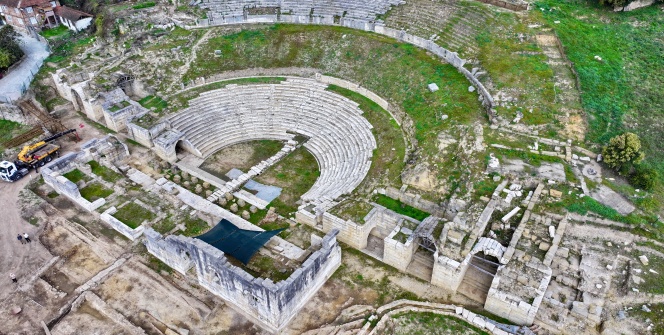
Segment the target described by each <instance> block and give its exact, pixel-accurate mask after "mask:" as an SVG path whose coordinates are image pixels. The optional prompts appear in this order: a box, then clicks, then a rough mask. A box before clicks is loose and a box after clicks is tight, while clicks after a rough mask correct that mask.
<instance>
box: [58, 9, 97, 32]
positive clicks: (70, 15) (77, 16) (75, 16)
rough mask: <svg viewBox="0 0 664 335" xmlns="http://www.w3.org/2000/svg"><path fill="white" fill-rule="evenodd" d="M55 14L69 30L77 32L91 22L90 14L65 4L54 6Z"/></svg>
mask: <svg viewBox="0 0 664 335" xmlns="http://www.w3.org/2000/svg"><path fill="white" fill-rule="evenodd" d="M55 16H57V17H58V19H60V22H61V23H62V24H63V25H65V26H67V28H69V30H73V31H76V32H79V31H81V30H83V29H85V28H87V27H88V26H90V24H91V23H92V15H91V14H88V13H85V12H81V11H80V10H76V9H73V8H69V7H67V6H58V7H55Z"/></svg>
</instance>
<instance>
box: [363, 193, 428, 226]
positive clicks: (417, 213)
mask: <svg viewBox="0 0 664 335" xmlns="http://www.w3.org/2000/svg"><path fill="white" fill-rule="evenodd" d="M373 200H374V201H375V202H376V203H377V204H379V205H381V206H383V207H385V208H387V209H389V210H392V211H395V212H397V213H399V214H401V215H405V216H408V217H411V218H413V219H415V220H418V221H422V220H424V218H426V217H428V216H429V213H427V212H425V211H421V210H419V209H417V208H414V207H411V206H408V205H406V204H404V203H402V202H401V201H399V200H395V199H392V198H390V197H388V196H385V195H382V194H377V195H376V197H374V199H373Z"/></svg>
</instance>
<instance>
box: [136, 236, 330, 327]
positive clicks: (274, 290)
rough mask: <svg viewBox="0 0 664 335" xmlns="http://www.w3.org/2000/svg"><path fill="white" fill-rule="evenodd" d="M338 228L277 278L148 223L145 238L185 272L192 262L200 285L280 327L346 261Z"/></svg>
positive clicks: (153, 250) (154, 250) (157, 253)
mask: <svg viewBox="0 0 664 335" xmlns="http://www.w3.org/2000/svg"><path fill="white" fill-rule="evenodd" d="M337 234H338V231H337V230H334V231H331V232H330V233H328V234H327V235H326V236H325V237H324V238H323V239H322V241H321V246H320V249H319V250H317V251H315V252H314V253H313V254H311V256H309V258H308V259H307V260H306V261H305V262H304V263H303V264H302V267H300V268H299V269H297V270H296V271H295V272H293V274H291V276H290V277H289V278H288V279H286V280H284V281H281V282H278V283H276V284H275V283H274V282H272V281H271V280H269V279H263V278H254V277H253V276H251V275H250V274H248V273H247V272H245V271H244V270H242V269H240V268H238V267H236V266H233V265H232V264H230V263H229V262H228V260H227V259H226V256H225V254H224V253H223V252H222V251H221V250H218V249H216V248H214V247H212V246H210V245H209V244H207V243H205V242H203V241H201V240H198V239H194V238H190V237H184V236H169V237H167V238H166V239H163V238H162V236H161V235H160V234H159V233H157V232H155V231H153V230H152V229H147V230H146V233H145V236H146V238H147V239H146V242H145V244H146V246H147V247H148V251H149V252H150V253H152V254H153V255H154V256H156V257H158V258H159V259H160V260H162V261H163V262H165V263H166V264H175V265H176V266H177V268H176V269H177V270H178V271H179V272H182V273H186V271H187V269H188V268H189V267H190V264H191V263H193V265H194V266H195V267H196V272H197V276H198V282H199V284H200V285H201V286H203V287H205V288H206V289H208V290H209V291H211V292H212V293H214V294H215V295H218V296H220V297H221V298H223V299H224V300H226V301H227V302H228V303H229V304H230V305H231V306H232V307H234V308H235V309H236V310H237V311H238V312H241V313H242V314H243V315H245V316H247V317H249V318H250V319H251V320H252V321H254V322H255V323H257V324H259V325H260V326H262V327H263V328H265V329H267V330H269V331H272V332H278V331H279V330H281V329H282V328H283V327H284V326H286V324H287V323H288V322H289V321H290V320H291V319H292V318H293V317H294V316H295V315H296V314H297V312H298V311H299V310H300V309H301V308H302V307H303V306H304V304H305V303H306V302H307V300H309V298H311V296H313V295H314V294H315V293H316V291H317V290H318V289H319V288H320V287H321V286H322V285H323V284H324V283H325V281H327V279H328V278H329V277H330V276H331V275H332V274H333V273H334V271H335V270H336V269H337V267H338V266H339V264H340V263H341V248H340V247H339V245H338V243H337V241H336V235H337ZM189 261H191V263H190V262H189Z"/></svg>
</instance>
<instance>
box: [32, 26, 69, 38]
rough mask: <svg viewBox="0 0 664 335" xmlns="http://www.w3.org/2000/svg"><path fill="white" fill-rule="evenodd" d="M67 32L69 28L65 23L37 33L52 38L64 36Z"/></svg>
mask: <svg viewBox="0 0 664 335" xmlns="http://www.w3.org/2000/svg"><path fill="white" fill-rule="evenodd" d="M68 33H69V28H67V27H66V26H65V25H59V26H57V27H55V28H51V29H44V30H42V31H41V32H40V33H39V35H42V36H44V37H45V38H47V39H53V38H60V37H64V36H65V35H66V34H68Z"/></svg>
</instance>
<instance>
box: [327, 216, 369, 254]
mask: <svg viewBox="0 0 664 335" xmlns="http://www.w3.org/2000/svg"><path fill="white" fill-rule="evenodd" d="M374 222H375V221H374ZM375 226H376V224H375V223H374V224H369V223H367V224H364V225H359V224H357V223H355V222H353V221H351V220H343V219H341V218H339V217H336V216H334V215H332V214H330V213H327V212H326V213H324V214H323V231H325V232H329V231H332V230H333V229H337V230H338V231H339V236H338V238H339V240H340V241H341V242H344V243H347V244H348V245H350V246H351V247H353V248H355V249H357V250H362V249H364V248H366V247H367V239H368V238H369V233H370V232H371V229H373V228H374V227H375Z"/></svg>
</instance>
